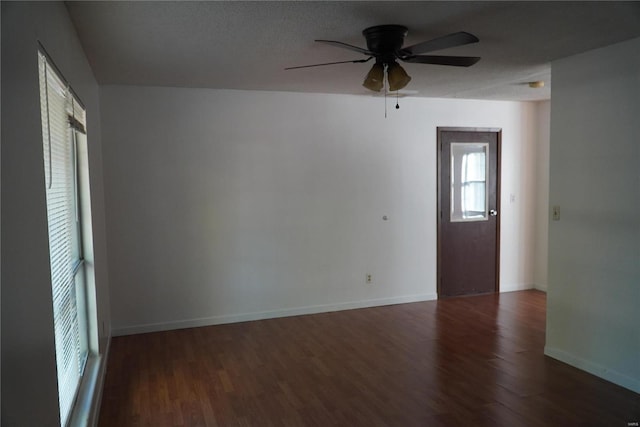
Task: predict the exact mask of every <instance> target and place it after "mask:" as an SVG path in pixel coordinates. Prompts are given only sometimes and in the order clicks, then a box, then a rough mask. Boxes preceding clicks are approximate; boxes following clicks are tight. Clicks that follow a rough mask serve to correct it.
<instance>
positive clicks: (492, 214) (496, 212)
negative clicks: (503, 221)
mask: <svg viewBox="0 0 640 427" xmlns="http://www.w3.org/2000/svg"><path fill="white" fill-rule="evenodd" d="M489 215H490V216H498V211H497V210H495V209H491V210H490V211H489Z"/></svg>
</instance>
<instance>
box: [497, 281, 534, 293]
mask: <svg viewBox="0 0 640 427" xmlns="http://www.w3.org/2000/svg"><path fill="white" fill-rule="evenodd" d="M534 288H535V286H534V285H532V284H529V283H509V284H503V283H500V292H501V293H502V292H514V291H526V290H528V289H534Z"/></svg>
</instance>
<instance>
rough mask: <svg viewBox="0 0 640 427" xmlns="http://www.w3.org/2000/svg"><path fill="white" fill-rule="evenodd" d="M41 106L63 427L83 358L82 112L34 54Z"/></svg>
mask: <svg viewBox="0 0 640 427" xmlns="http://www.w3.org/2000/svg"><path fill="white" fill-rule="evenodd" d="M38 59H39V60H38V65H39V71H40V105H41V113H42V114H41V115H42V137H43V151H44V171H45V186H46V198H47V218H48V224H49V254H50V264H51V281H52V284H51V286H52V295H53V315H54V329H55V346H56V365H57V374H58V391H59V405H60V419H61V424H62V425H63V426H65V425H67V423H68V421H69V415H70V414H71V410H72V408H73V404H74V400H75V398H76V393H77V390H78V386H79V384H80V380H81V378H82V373H83V370H84V365H85V362H86V358H87V353H88V351H87V339H86V337H85V336H82V335H83V333H86V327H85V326H84V325H83V322H86V315H83V313H78V306H83V302H82V301H78V299H79V298H84V291H83V289H79V288H81V287H83V286H84V277H83V275H84V271H83V265H82V264H83V261H82V244H81V241H82V240H81V236H80V223H79V221H80V218H79V209H78V206H79V204H78V184H77V168H76V149H75V142H74V141H75V135H74V133H75V132H76V131H77V130H78V129H80V130H82V131H83V132H84V126H85V112H84V109H83V108H82V106H81V104H80V103H79V102H77V100H76V99H75V97H74V95H73V92H72V91H71V90H70V89H69V88H68V86H67V84H66V83H65V82H64V80H63V79H62V78H61V77H60V76H59V75H58V73H57V72H56V70H55V68H54V67H53V66H52V65H51V63H50V62H49V61H48V59H47V57H46V56H45V55H44V54H42V53H41V52H39V54H38Z"/></svg>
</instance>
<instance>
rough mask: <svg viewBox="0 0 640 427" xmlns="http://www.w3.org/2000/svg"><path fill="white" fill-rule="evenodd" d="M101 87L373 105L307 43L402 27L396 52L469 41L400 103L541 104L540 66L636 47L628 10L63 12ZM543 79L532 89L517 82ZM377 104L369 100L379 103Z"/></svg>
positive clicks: (87, 5)
mask: <svg viewBox="0 0 640 427" xmlns="http://www.w3.org/2000/svg"><path fill="white" fill-rule="evenodd" d="M67 8H68V10H69V13H70V15H71V18H72V20H73V23H74V25H75V26H76V28H77V31H78V34H79V37H80V40H81V42H82V44H83V47H84V49H85V52H86V54H87V57H88V58H89V62H90V63H91V66H92V67H93V70H94V73H95V75H96V78H97V80H98V82H99V83H101V84H124V85H149V86H175V87H203V88H221V89H222V88H224V89H247V90H269V91H294V92H322V93H344V94H362V95H367V96H372V95H374V93H373V92H369V91H367V90H366V89H365V88H363V87H362V81H363V79H364V76H365V75H366V73H367V72H368V70H369V68H370V67H371V63H367V64H342V65H335V66H327V67H317V68H308V69H301V70H289V71H285V70H284V68H285V67H288V66H295V65H306V64H315V63H322V62H331V61H344V60H351V59H362V58H363V57H362V56H360V55H359V54H358V53H354V52H351V51H348V50H344V49H339V48H336V47H332V46H329V45H324V44H320V43H314V41H313V40H314V39H331V40H338V41H342V42H345V43H349V44H353V45H357V46H362V47H365V40H364V38H363V36H362V30H363V29H364V28H366V27H369V26H372V25H379V24H401V25H405V26H407V27H408V28H409V35H408V37H407V39H406V40H405V45H410V44H414V43H417V42H421V41H424V40H428V39H432V38H435V37H439V36H442V35H445V34H449V33H452V32H456V31H467V32H470V33H473V34H475V35H476V36H478V38H480V42H479V43H476V44H473V45H468V46H463V47H457V48H452V49H447V50H443V51H440V52H434V54H446V55H468V56H481V57H482V60H481V61H480V62H479V63H477V64H476V65H474V66H473V67H470V68H457V67H443V66H437V65H422V64H404V65H403V66H404V68H405V69H406V70H407V72H408V73H409V75H411V76H412V78H413V80H412V81H411V82H410V83H409V85H408V86H407V87H406V88H405V90H403V92H404V94H405V96H419V97H441V98H470V99H503V100H540V99H548V98H549V97H550V86H551V85H550V77H551V76H550V61H552V60H555V59H559V58H564V57H567V56H570V55H574V54H577V53H580V52H584V51H587V50H590V49H594V48H598V47H602V46H606V45H609V44H613V43H616V42H619V41H623V40H627V39H630V38H634V37H638V36H640V3H637V2H369V1H358V2H311V1H301V2H270V1H258V2H240V1H231V2H68V3H67ZM532 80H544V81H545V83H546V85H545V87H544V88H542V89H531V88H529V87H528V86H527V85H526V82H528V81H532ZM378 96H379V95H378Z"/></svg>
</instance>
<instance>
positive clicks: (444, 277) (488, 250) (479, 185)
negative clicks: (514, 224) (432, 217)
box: [437, 127, 502, 298]
mask: <svg viewBox="0 0 640 427" xmlns="http://www.w3.org/2000/svg"><path fill="white" fill-rule="evenodd" d="M437 131H438V275H437V277H438V298H447V297H453V296H462V295H473V294H484V293H493V292H498V291H499V271H500V269H499V267H500V266H499V263H500V215H499V209H498V208H499V206H500V148H501V139H502V130H501V129H498V128H448V127H439V128H438V130H437Z"/></svg>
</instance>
